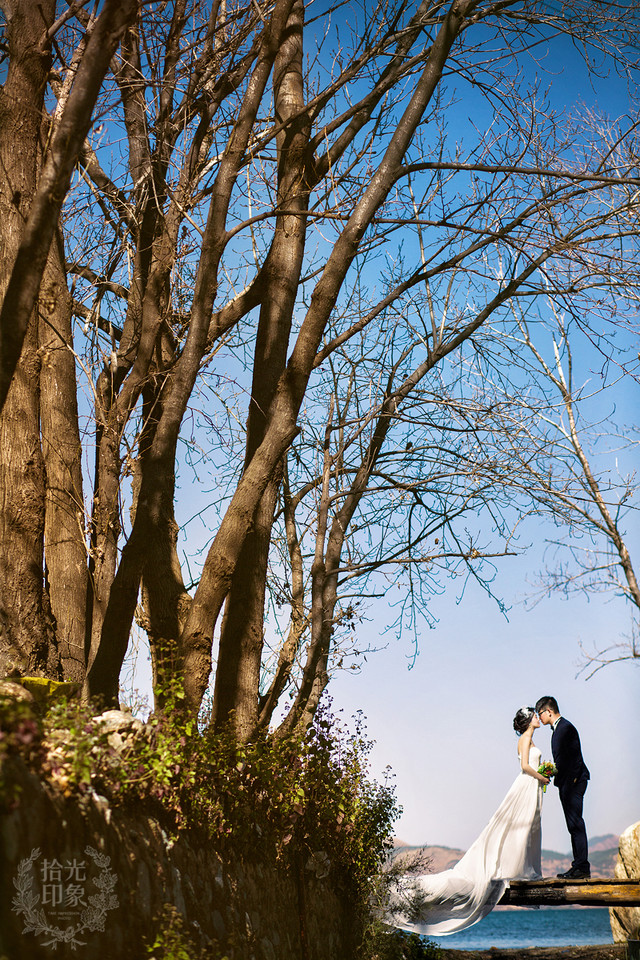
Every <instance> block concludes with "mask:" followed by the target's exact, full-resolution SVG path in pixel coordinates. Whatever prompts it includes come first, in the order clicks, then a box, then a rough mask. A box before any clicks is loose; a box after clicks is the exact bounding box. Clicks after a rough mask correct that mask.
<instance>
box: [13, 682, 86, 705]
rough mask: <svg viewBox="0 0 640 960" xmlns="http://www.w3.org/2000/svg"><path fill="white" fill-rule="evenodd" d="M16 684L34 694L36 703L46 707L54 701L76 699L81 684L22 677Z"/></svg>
mask: <svg viewBox="0 0 640 960" xmlns="http://www.w3.org/2000/svg"><path fill="white" fill-rule="evenodd" d="M16 683H19V684H20V686H22V687H24V689H25V690H28V692H29V693H30V694H32V696H33V698H34V700H35V701H36V703H38V704H40V705H45V704H47V703H49V702H50V701H52V700H59V699H64V698H67V697H74V696H77V694H78V693H79V692H80V689H81V687H82V684H81V683H76V682H75V681H70V680H69V681H67V680H50V679H49V678H48V677H20V679H16Z"/></svg>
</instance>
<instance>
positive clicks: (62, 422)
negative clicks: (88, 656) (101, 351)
mask: <svg viewBox="0 0 640 960" xmlns="http://www.w3.org/2000/svg"><path fill="white" fill-rule="evenodd" d="M63 263H64V256H63V252H62V238H61V236H60V234H59V233H58V235H57V237H56V238H55V240H54V243H53V244H52V246H51V251H50V254H49V261H48V263H47V269H46V271H45V276H44V282H43V287H42V296H41V313H40V352H41V355H42V368H41V371H40V427H41V431H42V449H43V454H44V462H45V468H46V476H47V484H46V501H45V529H44V553H45V570H46V579H47V583H48V587H49V597H50V601H51V610H52V613H53V616H54V618H55V621H56V637H57V642H58V650H59V652H60V660H61V664H62V674H63V677H64V679H65V680H82V679H83V677H84V672H85V651H84V639H85V612H86V609H85V608H86V597H87V547H86V543H85V535H84V529H85V522H84V502H83V495H82V451H81V446H80V431H79V427H78V401H77V383H76V371H75V359H74V355H73V353H72V351H71V349H70V348H71V346H72V342H73V338H72V332H71V298H70V296H69V292H68V290H67V284H66V275H65V272H64V268H63Z"/></svg>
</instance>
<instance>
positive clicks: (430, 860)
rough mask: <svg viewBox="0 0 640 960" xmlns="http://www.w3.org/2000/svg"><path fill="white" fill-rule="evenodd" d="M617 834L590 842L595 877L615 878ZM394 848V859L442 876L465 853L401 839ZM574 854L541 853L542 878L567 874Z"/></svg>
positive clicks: (395, 843)
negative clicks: (415, 862) (441, 873)
mask: <svg viewBox="0 0 640 960" xmlns="http://www.w3.org/2000/svg"><path fill="white" fill-rule="evenodd" d="M618 840H619V837H618V835H617V834H614V833H608V834H604V835H603V836H597V837H592V838H590V839H589V860H590V862H591V872H592V875H594V876H597V877H603V878H605V879H606V878H611V877H613V875H614V868H615V864H616V860H617V857H618ZM393 845H394V849H393V854H392V857H393V859H394V860H395V859H397V858H401V859H402V860H405V861H406V860H417V861H418V863H419V865H420V867H419V869H420V870H421V871H422V872H428V873H440V871H442V870H448V869H449V868H450V867H453V866H454V864H456V863H457V862H458V860H460V858H461V857H462V856H463V855H464V853H465V851H464V850H460V849H459V848H457V847H446V846H442V845H439V844H429V845H427V844H424V845H414V844H408V843H405V842H404V841H402V840H400V839H399V838H395V839H394V841H393ZM571 859H572V855H571V853H560V852H558V851H556V850H543V851H542V875H543V876H544V877H555V876H556V874H558V873H564V872H565V871H566V870H568V869H569V867H570V866H571Z"/></svg>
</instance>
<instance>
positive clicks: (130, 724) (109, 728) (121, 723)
mask: <svg viewBox="0 0 640 960" xmlns="http://www.w3.org/2000/svg"><path fill="white" fill-rule="evenodd" d="M93 722H94V724H95V725H96V727H97V728H98V729H99V730H100V732H101V733H106V734H107V741H108V743H109V746H111V747H113V749H114V750H122V748H123V746H124V744H125V740H126V739H127V738H129V737H137V736H138V735H139V734H141V733H142V731H143V729H144V724H143V723H142V721H141V720H138V719H137V718H136V717H134V716H132V715H131V714H130V713H125V712H124V710H105V712H104V713H101V714H100V715H99V716H97V717H94V720H93Z"/></svg>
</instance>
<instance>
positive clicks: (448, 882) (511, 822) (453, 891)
mask: <svg viewBox="0 0 640 960" xmlns="http://www.w3.org/2000/svg"><path fill="white" fill-rule="evenodd" d="M540 759H541V753H540V750H539V749H538V748H537V747H535V746H534V745H533V744H531V749H530V751H529V763H530V765H531V766H532V767H533V768H534V769H537V768H538V766H539V765H540ZM541 809H542V783H541V782H540V781H539V780H536V778H535V777H532V776H530V775H529V774H527V773H524V772H522V771H521V772H520V774H519V775H518V777H516V779H515V781H514V783H513V784H512V786H511V787H510V788H509V792H508V793H507V795H506V797H505V798H504V800H503V801H502V803H501V804H500V806H499V807H498V809H497V810H496V812H495V813H494V815H493V816H492V818H491V820H490V821H489V823H488V824H487V826H486V827H485V828H484V830H483V831H482V833H481V834H480V836H479V837H478V839H477V840H476V841H475V842H474V843H473V844H472V845H471V847H469V849H468V850H467V852H466V853H465V855H464V856H463V857H462V859H461V860H459V861H458V863H456V865H455V866H454V867H452V868H451V869H450V870H443V871H442V873H425V874H421V875H419V876H416V877H407V878H405V880H404V881H403V885H402V886H403V891H402V894H403V896H402V899H403V901H404V902H407V901H408V900H410V901H411V903H412V906H411V909H406V907H402V906H400V905H398V906H397V907H396V908H395V909H394V910H392V913H391V916H390V922H391V923H393V924H394V926H397V927H400V928H401V929H403V930H408V931H411V932H414V933H422V934H427V935H429V934H431V935H434V936H441V935H443V934H448V933H454V932H456V931H457V930H463V929H464V928H465V927H470V926H472V924H474V923H477V922H478V921H479V920H482V918H483V917H486V915H487V914H488V913H490V912H491V910H493V908H494V907H495V905H496V904H497V903H498V901H499V900H500V898H501V897H502V895H503V893H504V891H505V890H506V888H507V887H508V886H509V881H510V880H539V879H540V878H541V876H542V865H541V852H542V850H541V848H542V833H541V827H540V813H541Z"/></svg>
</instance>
